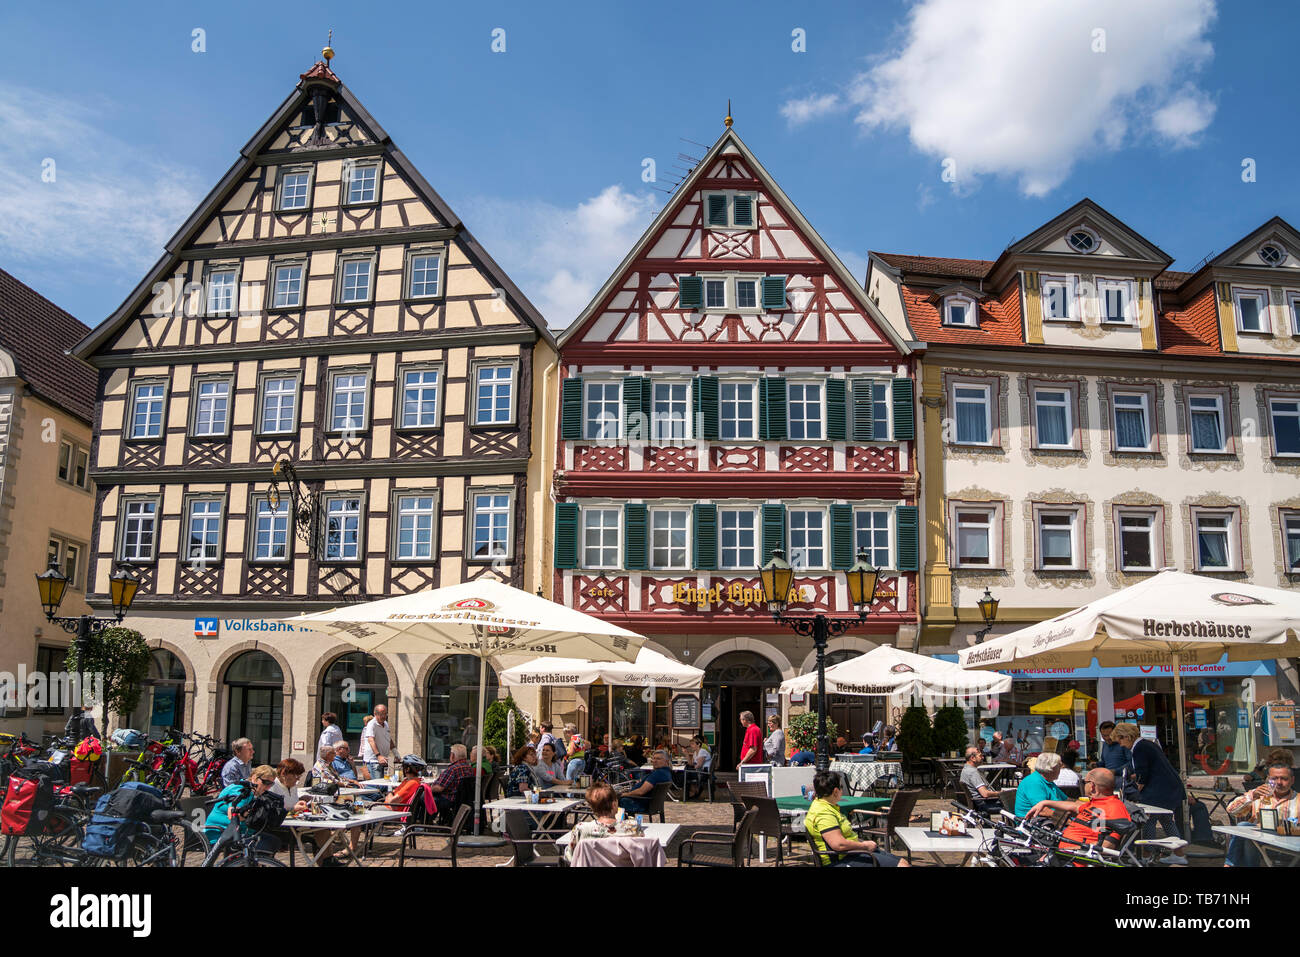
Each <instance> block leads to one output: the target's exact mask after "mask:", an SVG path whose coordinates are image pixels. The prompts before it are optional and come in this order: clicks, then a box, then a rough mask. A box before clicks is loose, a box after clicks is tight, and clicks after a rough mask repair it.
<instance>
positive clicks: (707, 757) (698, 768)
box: [682, 734, 713, 797]
mask: <svg viewBox="0 0 1300 957" xmlns="http://www.w3.org/2000/svg"><path fill="white" fill-rule="evenodd" d="M683 750H684V751H685V753H686V769H687V770H688V771H691V772H692V773H691V774H690V775H689V776H688V775H686V774H685V773H683V774H682V784H683V786H685V785H687V784H689V783H690V782H691V781H694V782H695V790H694V791H693V792H690V793H687V794H686V795H685V796H686V797H690V796H691V794H692V793H693V794H694V795H695V796H697V797H698V796H699V794H700V792H701V791H702V790H703V789H704V782H705V780H707V775H708V773H709V770H710V769H711V768H712V767H713V754H712V753H711V752H710V751H709V746H708V743H707V742H705V740H704V736H703V735H701V734H697V735H695V736H694V737H692V738H691V740H690V742H689V743H688V744H687V745H686V746H685V747H684V748H683ZM696 772H698V773H696Z"/></svg>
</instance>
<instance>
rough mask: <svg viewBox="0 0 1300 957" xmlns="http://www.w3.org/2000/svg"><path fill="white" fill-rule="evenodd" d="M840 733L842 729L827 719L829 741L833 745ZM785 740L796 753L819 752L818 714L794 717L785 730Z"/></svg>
mask: <svg viewBox="0 0 1300 957" xmlns="http://www.w3.org/2000/svg"><path fill="white" fill-rule="evenodd" d="M839 733H840V729H839V728H838V727H836V726H835V722H834V721H832V720H831V719H830V718H827V719H826V738H827V740H828V741H830V742H832V743H833V742H834V741H835V738H836V736H837V735H838V734H839ZM785 738H786V740H787V741H789V742H790V745H791V747H793V748H794V750H795V751H813V752H815V751H816V750H817V713H816V712H815V711H807V712H804V713H803V714H797V715H795V716H794V717H792V718H791V719H790V722H789V724H788V725H787V727H786V729H785Z"/></svg>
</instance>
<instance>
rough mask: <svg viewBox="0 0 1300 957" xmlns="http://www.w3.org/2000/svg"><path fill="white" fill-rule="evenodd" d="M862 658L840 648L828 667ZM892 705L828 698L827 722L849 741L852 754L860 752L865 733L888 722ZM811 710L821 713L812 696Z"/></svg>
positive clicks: (837, 696) (878, 700)
mask: <svg viewBox="0 0 1300 957" xmlns="http://www.w3.org/2000/svg"><path fill="white" fill-rule="evenodd" d="M861 655H862V652H861V651H858V650H856V649H854V648H840V649H839V650H837V651H832V652H829V653H828V654H827V655H826V667H827V668H829V667H831V665H838V664H840V663H841V662H845V661H848V660H850V659H852V658H858V657H861ZM888 702H889V699H888V698H885V697H876V696H872V695H853V694H828V695H827V696H826V718H827V720H829V721H834V722H835V726H836V728H837V729H838V730H839V733H840V734H842V735H844V737H846V738H848V740H849V750H850V751H853V752H856V751H858V750H860V749H861V747H862V735H863V732H866V731H870V730H871V729H872V728H873V727H875V724H876V722H877V721H880V722H884V721H885V714H886V705H887V704H888ZM808 710H809V711H816V710H817V696H816V695H809V698H808ZM831 744H832V745H834V744H835V742H834V741H831Z"/></svg>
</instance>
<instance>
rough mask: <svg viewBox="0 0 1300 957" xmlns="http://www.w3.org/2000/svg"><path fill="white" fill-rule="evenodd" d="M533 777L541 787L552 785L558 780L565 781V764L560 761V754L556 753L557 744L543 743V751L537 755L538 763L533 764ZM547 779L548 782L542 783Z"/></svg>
mask: <svg viewBox="0 0 1300 957" xmlns="http://www.w3.org/2000/svg"><path fill="white" fill-rule="evenodd" d="M533 777H534V779H536V780H537V781H538V786H539V787H550V786H551V785H553V784H555V783H556V782H558V781H565V780H566V778H565V777H564V765H563V764H561V763H560V759H559V756H558V755H557V754H556V753H555V745H553V744H551V742H549V741H548V742H546V743H545V744H544V745H542V753H541V754H540V755H538V757H537V763H536V764H535V765H533ZM543 781H545V782H546V783H542V782H543Z"/></svg>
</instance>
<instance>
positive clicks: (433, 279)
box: [407, 253, 442, 299]
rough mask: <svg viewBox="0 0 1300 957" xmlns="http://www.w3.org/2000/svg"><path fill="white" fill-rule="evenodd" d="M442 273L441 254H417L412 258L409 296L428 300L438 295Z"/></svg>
mask: <svg viewBox="0 0 1300 957" xmlns="http://www.w3.org/2000/svg"><path fill="white" fill-rule="evenodd" d="M441 272H442V254H441V253H417V254H416V255H413V256H412V257H411V285H410V288H409V289H408V290H407V295H408V296H409V297H410V298H412V299H427V298H429V297H431V296H436V295H438V284H439V281H440V276H441Z"/></svg>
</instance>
